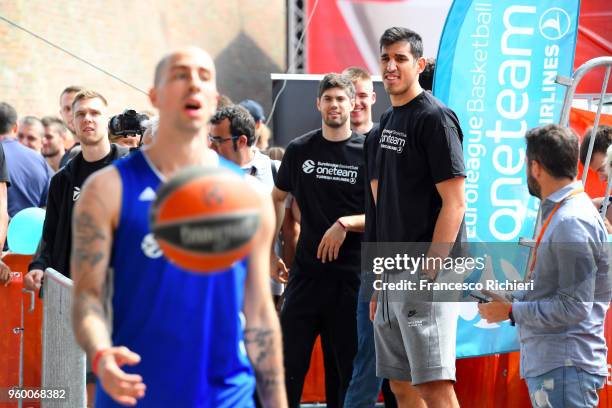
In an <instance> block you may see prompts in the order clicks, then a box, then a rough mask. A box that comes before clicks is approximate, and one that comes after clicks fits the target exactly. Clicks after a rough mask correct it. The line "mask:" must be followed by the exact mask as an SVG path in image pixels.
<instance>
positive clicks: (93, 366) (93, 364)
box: [91, 348, 109, 376]
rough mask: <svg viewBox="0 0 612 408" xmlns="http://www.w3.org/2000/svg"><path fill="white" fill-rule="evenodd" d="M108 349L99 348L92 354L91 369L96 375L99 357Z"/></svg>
mask: <svg viewBox="0 0 612 408" xmlns="http://www.w3.org/2000/svg"><path fill="white" fill-rule="evenodd" d="M108 350H109V348H103V349H101V350H98V351H96V354H94V358H93V361H92V362H91V371H93V373H94V374H95V375H96V376H97V375H98V363H99V362H100V359H101V358H102V356H103V355H104V353H106V352H107V351H108Z"/></svg>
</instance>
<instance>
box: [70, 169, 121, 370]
mask: <svg viewBox="0 0 612 408" xmlns="http://www.w3.org/2000/svg"><path fill="white" fill-rule="evenodd" d="M98 176H99V174H96V175H93V176H92V178H91V180H89V181H88V182H87V183H86V184H85V186H83V189H82V191H81V194H80V197H79V200H78V201H77V203H76V205H75V208H74V214H73V219H72V255H71V259H70V267H71V268H70V272H71V277H72V279H73V281H74V297H73V306H72V318H73V329H74V334H75V337H76V339H77V342H78V343H79V344H80V345H81V347H82V348H83V350H85V352H86V353H87V354H88V355H89V356H90V358H91V357H93V355H94V354H95V353H96V351H98V350H100V349H103V348H107V347H110V346H111V340H110V334H109V330H108V327H107V320H106V316H105V313H104V308H103V304H104V303H103V294H104V285H105V281H106V274H107V270H108V261H109V257H110V251H111V246H112V222H111V221H112V211H113V208H112V206H113V203H112V200H103V199H102V197H109V196H110V195H109V193H110V192H108V191H107V190H108V187H109V186H108V181H109V179H108V178H103V177H98Z"/></svg>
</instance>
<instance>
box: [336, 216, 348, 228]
mask: <svg viewBox="0 0 612 408" xmlns="http://www.w3.org/2000/svg"><path fill="white" fill-rule="evenodd" d="M336 222H337V223H338V224H340V226H341V227H342V229H343V230H345V231H348V228H347V227H346V225H344V223H343V222H342V221H340V218H338V219H337V220H336Z"/></svg>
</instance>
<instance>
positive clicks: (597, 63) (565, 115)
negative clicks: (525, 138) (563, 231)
mask: <svg viewBox="0 0 612 408" xmlns="http://www.w3.org/2000/svg"><path fill="white" fill-rule="evenodd" d="M599 67H606V74H605V77H604V81H603V84H602V87H601V92H600V94H599V101H598V104H597V114H596V115H595V122H594V124H593V128H592V130H591V135H590V141H589V150H588V153H587V157H586V160H585V162H584V171H583V174H582V185H585V184H586V181H587V175H588V169H589V164H590V163H591V156H592V155H593V147H594V146H595V134H596V133H597V127H598V126H599V118H600V117H601V109H602V107H603V104H604V101H605V96H606V89H607V87H608V80H609V79H610V70H611V69H612V57H598V58H593V59H592V60H589V61H587V62H585V63H584V64H582V65H581V66H580V67H579V68H578V69H577V70H576V71H575V72H574V75H572V77H571V78H567V77H563V76H557V78H556V80H555V82H556V83H558V84H560V85H563V86H566V87H567V90H566V92H565V98H564V99H563V107H562V109H561V116H560V118H559V124H560V125H561V126H569V116H570V110H571V108H572V100H573V99H574V95H575V94H576V87H577V86H578V84H579V83H580V81H581V80H582V78H584V76H585V75H586V74H587V73H588V72H589V71H591V70H593V69H595V68H599ZM611 182H612V172H611V175H610V177H609V178H608V187H607V188H606V197H605V199H604V211H603V213H602V214H606V212H605V210H606V209H607V206H608V197H609V195H610V187H612V184H611ZM541 215H542V212H541V210H538V217H537V221H536V226H535V229H534V231H533V237H532V238H531V239H529V238H523V237H521V238H520V239H519V245H522V246H527V247H530V248H531V251H530V255H529V259H528V261H527V265H526V266H525V279H527V277H528V273H527V271H528V269H529V265H531V263H532V262H533V248H534V247H535V238H536V234H537V232H538V231H539V230H540V224H541V222H542V219H541V218H542V217H541ZM604 216H605V215H604Z"/></svg>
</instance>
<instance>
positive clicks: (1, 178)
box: [0, 144, 11, 186]
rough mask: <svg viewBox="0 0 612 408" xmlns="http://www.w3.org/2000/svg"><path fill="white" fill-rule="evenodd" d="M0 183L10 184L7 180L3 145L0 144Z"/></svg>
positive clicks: (7, 174)
mask: <svg viewBox="0 0 612 408" xmlns="http://www.w3.org/2000/svg"><path fill="white" fill-rule="evenodd" d="M0 183H6V185H7V186H9V185H10V184H11V182H10V180H9V173H8V168H7V167H6V159H5V158H4V147H2V145H1V144H0Z"/></svg>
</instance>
